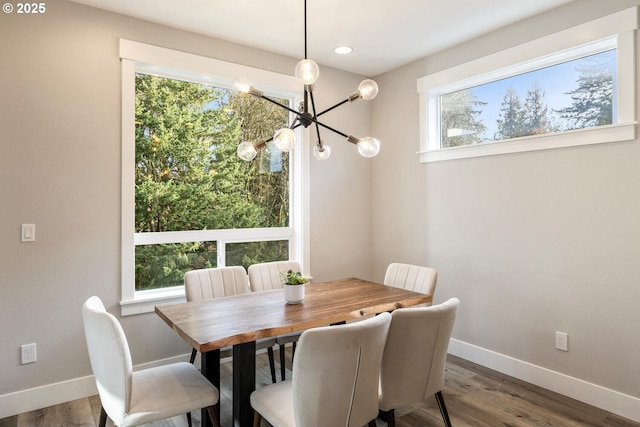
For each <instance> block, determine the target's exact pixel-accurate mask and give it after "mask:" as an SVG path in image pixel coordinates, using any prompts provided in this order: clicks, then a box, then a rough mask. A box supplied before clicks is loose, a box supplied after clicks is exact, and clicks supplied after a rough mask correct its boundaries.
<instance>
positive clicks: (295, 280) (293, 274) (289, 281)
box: [280, 270, 309, 285]
mask: <svg viewBox="0 0 640 427" xmlns="http://www.w3.org/2000/svg"><path fill="white" fill-rule="evenodd" d="M280 277H282V282H283V283H284V284H285V285H304V284H305V283H307V282H308V281H309V280H308V279H307V278H306V277H302V273H300V272H299V271H293V270H287V271H282V272H280Z"/></svg>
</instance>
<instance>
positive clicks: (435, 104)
mask: <svg viewBox="0 0 640 427" xmlns="http://www.w3.org/2000/svg"><path fill="white" fill-rule="evenodd" d="M637 28H638V12H637V7H633V8H630V9H626V10H622V11H620V12H617V13H614V14H611V15H608V16H605V17H602V18H599V19H596V20H594V21H590V22H587V23H585V24H582V25H579V26H576V27H573V28H569V29H567V30H564V31H561V32H558V33H555V34H551V35H549V36H546V37H543V38H540V39H537V40H533V41H531V42H528V43H525V44H523V45H520V46H516V47H513V48H510V49H507V50H504V51H500V52H497V53H495V54H492V55H489V56H486V57H483V58H480V59H477V60H474V61H471V62H468V63H465V64H461V65H459V66H456V67H453V68H450V69H447V70H444V71H440V72H437V73H434V74H431V75H428V76H424V77H422V78H420V79H418V85H417V86H418V94H419V97H420V151H419V152H418V154H419V157H420V162H421V163H428V162H435V161H442V160H453V159H463V158H469V157H481V156H490V155H496V154H507V153H517V152H523V151H535V150H545V149H551V148H560V147H572V146H578V145H587V144H599V143H606V142H616V141H630V140H633V139H635V124H636V105H635V97H636V96H635V94H636V90H635V86H636V82H635V78H636V76H635V69H636V66H635V57H636V52H635V38H636V31H635V30H636V29H637ZM607 47H608V48H611V47H616V48H617V53H618V55H617V56H618V63H617V85H618V88H617V91H616V93H617V98H614V102H617V120H616V121H615V123H613V124H611V125H606V126H599V127H593V128H586V129H578V130H571V131H564V132H556V133H549V134H543V135H532V136H525V137H521V138H513V139H508V140H502V141H494V142H487V143H482V144H475V145H466V146H458V147H450V148H441V147H440V135H441V134H440V111H439V97H440V95H443V94H446V93H451V92H455V91H457V90H462V89H466V88H470V87H474V86H478V85H481V84H484V83H489V82H492V81H495V80H499V79H502V78H506V77H510V76H513V75H517V74H522V73H526V72H529V71H534V70H536V69H540V68H542V67H545V66H550V65H555V64H558V63H561V62H566V61H570V60H572V59H576V58H578V57H581V56H586V55H588V54H589V53H597V52H601V51H603V50H606V48H607ZM615 79H616V77H614V80H615Z"/></svg>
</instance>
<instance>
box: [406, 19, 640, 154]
mask: <svg viewBox="0 0 640 427" xmlns="http://www.w3.org/2000/svg"><path fill="white" fill-rule="evenodd" d="M636 27H637V16H636V11H635V8H634V9H629V10H626V11H622V12H619V13H617V14H615V15H611V16H608V17H605V18H601V19H599V20H597V21H593V22H589V23H587V24H584V25H582V26H580V27H576V28H572V29H569V30H566V31H564V32H562V33H558V34H554V35H551V36H548V37H546V38H544V39H540V40H536V41H533V42H530V43H528V44H527V45H523V46H519V47H517V48H513V49H509V50H508V51H503V52H499V53H497V54H494V55H492V56H490V57H486V58H482V59H480V60H476V61H473V62H472V63H467V64H463V65H460V66H458V67H455V68H454V69H449V70H446V71H443V72H440V73H436V74H433V75H430V76H426V77H423V78H422V79H420V80H419V81H418V92H419V93H420V96H421V108H422V110H421V139H422V142H421V160H422V161H425V162H429V161H437V160H448V159H455V158H464V157H475V156H484V155H491V154H502V153H510V152H518V151H530V150H539V149H547V148H556V147H566V146H571V145H583V144H591V143H601V142H612V141H621V140H630V139H633V138H634V137H635V127H634V122H635V120H636V119H635V99H634V94H635V90H634V87H635V65H634V58H635V51H634V43H635V31H633V30H634V29H635V28H636ZM515 58H518V59H520V62H515V60H514V59H515Z"/></svg>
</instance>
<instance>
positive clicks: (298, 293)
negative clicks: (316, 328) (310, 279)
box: [283, 285, 305, 304]
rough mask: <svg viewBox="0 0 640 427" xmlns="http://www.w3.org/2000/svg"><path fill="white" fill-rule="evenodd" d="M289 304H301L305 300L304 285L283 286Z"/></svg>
mask: <svg viewBox="0 0 640 427" xmlns="http://www.w3.org/2000/svg"><path fill="white" fill-rule="evenodd" d="M283 288H284V299H285V301H287V304H300V303H301V302H302V300H304V288H305V286H304V285H283Z"/></svg>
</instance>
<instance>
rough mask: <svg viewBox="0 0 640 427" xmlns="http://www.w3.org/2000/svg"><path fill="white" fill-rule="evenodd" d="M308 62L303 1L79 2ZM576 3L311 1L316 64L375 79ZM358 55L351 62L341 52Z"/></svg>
mask: <svg viewBox="0 0 640 427" xmlns="http://www.w3.org/2000/svg"><path fill="white" fill-rule="evenodd" d="M71 1H73V2H75V3H81V4H85V5H88V6H93V7H97V8H100V9H105V10H109V11H113V12H117V13H120V14H123V15H130V16H133V17H137V18H141V19H145V20H148V21H152V22H156V23H160V24H164V25H168V26H171V27H175V28H179V29H183V30H188V31H192V32H195V33H200V34H205V35H208V36H213V37H216V38H220V39H223V40H228V41H232V42H236V43H240V44H243V45H248V46H253V47H257V48H260V49H264V50H268V51H271V52H276V53H280V54H285V55H288V56H292V57H296V58H302V57H304V25H303V23H304V1H303V0H180V1H176V0H71ZM570 1H572V0H535V1H532V0H308V4H307V31H308V57H309V58H311V59H314V60H315V61H316V62H318V63H319V64H321V65H324V66H330V67H334V68H337V69H341V70H345V71H350V72H353V73H357V74H361V75H364V76H369V77H373V76H376V75H378V74H380V73H383V72H385V71H389V70H391V69H394V68H396V67H399V66H401V65H404V64H407V63H409V62H411V61H414V60H416V59H418V58H421V57H424V56H426V55H429V54H432V53H434V52H438V51H440V50H443V49H445V48H447V47H450V46H453V45H456V44H458V43H461V42H464V41H466V40H469V39H471V38H473V37H476V36H478V35H481V34H483V33H486V32H489V31H492V30H494V29H497V28H500V27H503V26H505V25H508V24H511V23H514V22H516V21H519V20H522V19H524V18H527V17H529V16H532V15H535V14H538V13H541V12H543V11H546V10H549V9H552V8H554V7H557V6H560V5H562V4H565V3H569V2H570ZM341 45H348V46H351V47H352V48H353V52H352V53H351V54H349V55H338V54H336V53H334V52H333V49H334V48H335V47H337V46H341Z"/></svg>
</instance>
